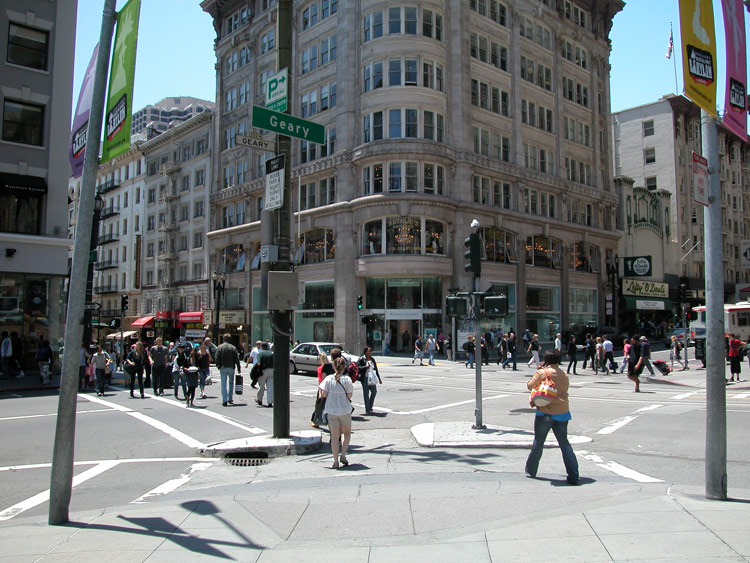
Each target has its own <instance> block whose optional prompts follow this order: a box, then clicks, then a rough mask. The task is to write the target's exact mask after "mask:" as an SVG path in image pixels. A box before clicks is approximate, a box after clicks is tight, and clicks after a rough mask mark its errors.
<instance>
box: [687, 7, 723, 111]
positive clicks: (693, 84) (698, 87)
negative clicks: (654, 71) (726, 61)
mask: <svg viewBox="0 0 750 563" xmlns="http://www.w3.org/2000/svg"><path fill="white" fill-rule="evenodd" d="M680 31H681V34H682V69H683V77H682V79H683V83H684V84H685V95H686V96H687V97H688V98H690V99H691V100H693V101H694V102H695V103H696V104H697V105H698V106H699V107H701V108H702V109H704V110H706V111H707V112H708V113H709V114H710V115H713V116H714V117H715V116H716V36H715V33H714V12H713V2H712V1H711V0H680Z"/></svg>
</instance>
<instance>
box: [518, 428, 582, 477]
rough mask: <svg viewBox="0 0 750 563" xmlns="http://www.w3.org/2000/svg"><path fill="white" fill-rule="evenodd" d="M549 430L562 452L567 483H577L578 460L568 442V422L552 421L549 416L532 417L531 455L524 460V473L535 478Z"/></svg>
mask: <svg viewBox="0 0 750 563" xmlns="http://www.w3.org/2000/svg"><path fill="white" fill-rule="evenodd" d="M550 429H551V430H552V432H554V433H555V438H556V439H557V444H558V445H559V446H560V451H561V452H562V457H563V463H564V464H565V471H566V472H567V474H568V483H577V482H578V460H577V459H576V454H575V453H574V452H573V448H572V447H571V446H570V442H568V421H567V420H566V421H563V422H560V421H557V420H554V419H553V418H552V417H551V416H550V415H548V414H545V415H544V416H535V417H534V443H533V444H532V446H531V453H529V457H528V459H527V460H526V473H527V474H528V475H530V476H531V477H536V472H537V469H539V460H540V459H542V452H543V451H544V441H545V440H546V439H547V434H549V431H550Z"/></svg>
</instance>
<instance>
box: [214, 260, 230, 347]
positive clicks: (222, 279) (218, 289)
mask: <svg viewBox="0 0 750 563" xmlns="http://www.w3.org/2000/svg"><path fill="white" fill-rule="evenodd" d="M211 277H212V279H213V280H214V304H215V307H214V309H216V317H215V318H214V334H213V337H214V342H216V343H217V345H218V344H219V343H220V342H221V340H220V339H219V333H218V332H217V331H218V329H219V315H220V314H221V298H222V296H223V295H224V288H225V287H226V285H227V275H226V273H224V272H222V273H221V274H217V273H216V272H214V275H213V276H211Z"/></svg>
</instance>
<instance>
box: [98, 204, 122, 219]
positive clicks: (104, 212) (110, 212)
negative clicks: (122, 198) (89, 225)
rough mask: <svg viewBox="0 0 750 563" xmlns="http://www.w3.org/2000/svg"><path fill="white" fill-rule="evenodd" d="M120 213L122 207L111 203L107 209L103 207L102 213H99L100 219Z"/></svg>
mask: <svg viewBox="0 0 750 563" xmlns="http://www.w3.org/2000/svg"><path fill="white" fill-rule="evenodd" d="M119 214H120V208H119V207H115V206H114V205H110V206H109V207H107V208H106V209H103V210H102V212H101V214H100V215H99V218H100V219H106V218H107V217H114V216H115V215H119Z"/></svg>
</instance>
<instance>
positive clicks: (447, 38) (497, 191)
mask: <svg viewBox="0 0 750 563" xmlns="http://www.w3.org/2000/svg"><path fill="white" fill-rule="evenodd" d="M294 5H295V8H294V9H295V32H294V36H293V60H294V63H293V68H290V69H289V73H290V76H291V77H292V80H291V90H290V92H289V102H290V104H291V111H290V113H291V114H292V115H295V116H299V117H302V118H304V119H310V120H313V121H316V122H318V123H320V124H322V125H324V126H325V130H326V137H325V143H324V144H323V145H316V144H312V143H308V142H306V141H295V142H294V143H293V150H292V165H291V167H289V168H288V171H289V172H290V173H291V174H292V177H293V189H292V190H291V193H290V194H288V197H291V198H292V201H293V202H294V205H293V211H294V216H293V229H292V230H293V233H292V237H293V239H294V240H295V245H294V246H295V248H294V249H293V254H294V261H295V268H296V269H297V271H298V272H299V279H300V286H299V300H298V301H299V305H298V308H297V310H296V312H295V319H294V331H295V332H294V338H295V339H299V340H301V341H305V340H335V341H340V342H343V343H345V344H346V345H347V346H348V347H349V348H350V349H352V350H356V349H359V348H361V346H362V345H363V344H365V343H368V344H371V345H374V346H376V347H377V348H380V346H381V344H382V339H383V338H384V336H385V334H386V332H387V333H389V334H390V335H391V342H392V344H391V347H392V348H393V349H395V350H402V349H406V350H408V349H410V348H411V341H412V340H413V338H414V337H415V336H416V335H417V334H425V333H426V332H435V333H437V332H439V331H442V332H444V333H445V334H449V333H450V331H451V322H450V319H449V318H448V317H446V316H445V311H444V303H445V297H446V296H447V295H448V294H449V293H450V292H451V291H452V290H464V291H466V290H470V289H472V283H473V280H472V278H471V274H468V273H466V272H465V270H464V250H465V247H464V239H465V238H466V237H467V236H468V235H469V234H470V233H471V232H472V227H471V226H470V225H471V223H472V221H473V220H474V219H476V220H478V222H479V225H480V226H479V227H478V229H479V233H480V235H481V238H482V243H483V260H482V274H481V279H480V289H481V290H483V291H486V290H494V291H497V292H502V293H505V294H506V295H507V296H508V298H509V303H510V313H509V315H508V317H506V318H504V319H495V320H492V321H490V320H484V321H482V329H483V330H487V329H490V328H499V327H502V328H503V329H504V330H506V331H507V330H508V329H510V328H514V329H516V330H523V329H524V328H526V327H528V328H529V329H530V330H532V331H533V332H537V333H539V335H540V337H541V339H542V340H544V341H550V340H552V339H553V338H554V335H555V333H556V332H557V331H560V330H564V329H566V328H568V327H569V326H571V325H576V324H584V323H599V322H603V320H604V314H605V307H604V304H605V296H604V291H603V289H604V284H605V283H606V273H605V272H604V266H603V265H604V262H605V259H606V258H607V257H608V256H614V254H615V252H616V249H617V244H618V239H619V236H620V233H619V232H618V230H617V228H616V224H615V217H616V211H617V205H618V198H617V195H616V193H615V190H614V184H613V180H612V172H611V171H612V165H611V154H612V151H611V132H610V127H611V122H610V113H609V98H610V96H609V62H608V61H609V51H610V47H609V41H608V33H609V30H610V27H611V23H612V18H613V17H614V15H615V14H616V13H617V12H618V11H619V10H621V9H622V7H623V3H622V2H621V1H619V0H600V1H576V2H572V1H567V0H562V1H557V2H554V1H552V0H517V1H510V0H509V1H503V2H499V1H492V0H489V1H474V0H472V1H469V2H466V1H459V0H431V1H425V2H420V3H419V4H418V5H414V4H394V3H392V2H381V1H376V0H371V1H368V2H336V1H327V0H316V1H309V2H295V4H294ZM201 7H202V8H203V9H204V10H205V11H207V12H208V13H210V14H211V16H212V17H213V18H214V27H215V29H216V32H217V39H216V54H217V79H216V80H217V101H218V106H219V107H217V127H216V149H217V150H216V153H215V157H214V170H215V176H214V178H213V181H212V186H211V202H212V218H211V229H212V230H211V232H210V233H209V234H208V239H209V245H210V249H209V252H210V254H209V263H210V268H211V269H212V270H214V271H220V272H222V273H226V274H227V276H228V281H227V291H229V290H233V291H236V292H237V293H238V294H241V295H243V297H242V298H240V297H238V301H239V300H241V299H244V303H245V304H246V305H245V309H246V315H247V316H246V318H245V323H246V324H247V326H249V327H251V334H250V338H252V339H256V338H266V337H268V338H272V334H271V331H270V327H269V324H268V320H267V314H266V312H265V311H263V310H262V307H261V299H260V272H259V271H258V270H257V266H258V264H259V249H260V210H261V209H262V206H263V196H264V178H263V174H264V168H263V167H264V162H265V160H266V159H267V158H268V157H269V156H272V155H270V154H268V153H264V152H259V151H257V150H255V149H250V148H247V147H245V146H240V145H238V144H237V143H236V141H235V139H236V135H247V134H248V133H249V132H250V125H249V124H250V121H251V107H252V105H253V104H256V105H263V104H264V90H265V83H266V81H267V79H268V77H269V76H271V75H272V74H274V73H275V72H276V70H277V69H276V52H275V50H276V34H277V30H276V8H277V7H276V3H275V2H273V1H268V0H263V1H257V2H247V1H232V0H229V1H226V2H219V1H217V0H204V1H203V2H202V3H201ZM265 138H266V139H268V140H272V139H273V135H270V134H267V132H266V137H265ZM238 209H239V210H240V212H238ZM245 256H247V260H245V259H244V258H245ZM230 257H231V258H230ZM240 266H241V267H240ZM358 296H362V298H363V308H362V309H361V310H358V308H357V306H356V303H357V297H358ZM458 325H459V326H458V328H459V329H469V328H470V327H471V323H470V322H468V321H466V320H459V321H458ZM402 337H403V343H402Z"/></svg>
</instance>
